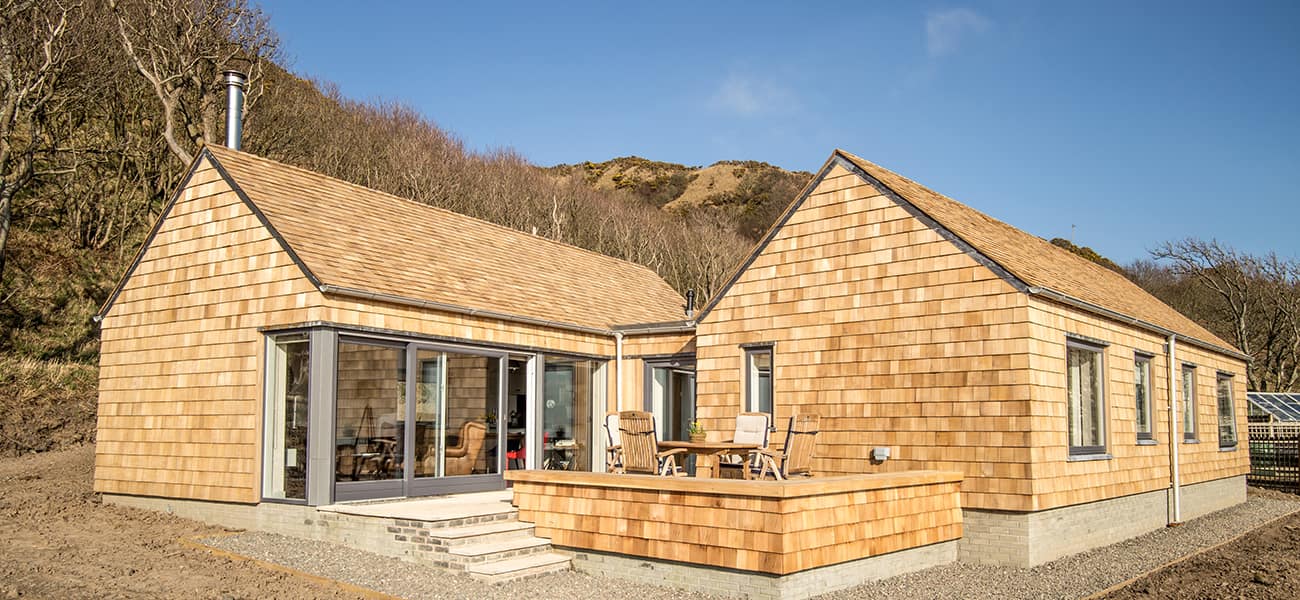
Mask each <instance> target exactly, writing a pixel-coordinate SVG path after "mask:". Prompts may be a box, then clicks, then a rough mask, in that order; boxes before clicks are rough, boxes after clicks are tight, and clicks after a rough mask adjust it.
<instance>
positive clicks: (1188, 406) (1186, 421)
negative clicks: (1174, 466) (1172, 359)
mask: <svg viewBox="0 0 1300 600" xmlns="http://www.w3.org/2000/svg"><path fill="white" fill-rule="evenodd" d="M1182 391H1183V440H1185V441H1188V442H1194V441H1196V367H1195V366H1193V365H1183V381H1182Z"/></svg>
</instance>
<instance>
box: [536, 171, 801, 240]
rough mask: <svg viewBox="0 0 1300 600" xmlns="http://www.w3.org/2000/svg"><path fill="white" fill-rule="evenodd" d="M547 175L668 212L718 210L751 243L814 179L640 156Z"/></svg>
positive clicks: (781, 172) (682, 212)
mask: <svg viewBox="0 0 1300 600" xmlns="http://www.w3.org/2000/svg"><path fill="white" fill-rule="evenodd" d="M547 172H548V173H550V174H552V175H553V176H556V177H572V176H579V177H581V178H582V181H584V182H586V183H587V184H588V185H590V186H591V187H592V188H594V189H597V190H608V191H625V192H627V193H630V194H631V195H633V196H634V197H636V198H638V199H640V200H641V201H642V202H644V203H646V204H647V205H650V206H653V207H656V208H660V209H662V210H664V211H666V212H670V213H675V214H679V215H686V214H691V213H693V212H698V211H702V210H718V211H721V212H722V213H724V214H725V215H726V217H727V219H728V220H729V221H731V222H732V223H733V224H734V226H735V228H736V231H737V232H738V233H740V234H741V235H744V236H746V237H748V238H750V239H757V238H758V236H760V235H761V234H762V233H763V231H765V230H766V229H767V227H768V226H769V225H771V223H772V221H773V220H774V219H775V218H776V215H777V214H778V213H779V212H780V211H781V209H783V208H785V207H786V205H788V204H789V203H790V201H792V200H793V199H794V197H795V195H796V194H798V192H799V190H800V189H802V188H803V186H804V185H805V184H807V183H808V181H809V180H810V179H812V173H808V172H806V171H787V170H785V169H782V168H781V167H777V166H775V165H770V164H768V163H765V162H758V161H753V160H747V161H738V160H726V161H720V162H716V163H713V164H712V165H709V166H707V167H700V166H687V165H680V164H676V163H667V162H659V161H653V160H648V159H645V158H641V157H639V156H625V157H621V158H615V159H612V160H607V161H604V162H598V163H597V162H584V163H579V164H574V165H557V166H554V167H550V168H549V169H547Z"/></svg>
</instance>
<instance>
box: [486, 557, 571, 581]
mask: <svg viewBox="0 0 1300 600" xmlns="http://www.w3.org/2000/svg"><path fill="white" fill-rule="evenodd" d="M570 566H571V563H570V560H569V557H568V556H565V555H563V554H560V553H558V552H542V553H538V554H530V555H528V556H523V557H520V558H512V559H509V560H501V561H495V562H490V563H479V564H474V565H469V566H468V567H467V568H466V569H465V571H466V572H467V573H469V576H470V577H473V578H474V579H477V580H479V581H486V582H489V583H504V582H507V581H515V580H519V579H524V578H526V577H535V576H537V575H545V574H547V573H555V572H558V571H567V570H568V569H569V567H570Z"/></svg>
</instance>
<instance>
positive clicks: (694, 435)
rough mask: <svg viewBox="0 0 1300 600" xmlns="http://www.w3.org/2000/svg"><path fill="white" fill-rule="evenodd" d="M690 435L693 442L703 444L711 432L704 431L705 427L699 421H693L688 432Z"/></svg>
mask: <svg viewBox="0 0 1300 600" xmlns="http://www.w3.org/2000/svg"><path fill="white" fill-rule="evenodd" d="M686 433H688V434H690V436H691V441H692V442H703V441H704V438H705V437H707V436H708V434H709V432H708V431H705V430H704V426H703V425H700V422H699V421H691V425H690V428H689V429H687V430H686Z"/></svg>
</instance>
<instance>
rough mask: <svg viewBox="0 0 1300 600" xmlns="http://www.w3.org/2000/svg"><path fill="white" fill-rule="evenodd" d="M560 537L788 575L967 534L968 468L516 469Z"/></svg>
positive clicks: (535, 516)
mask: <svg viewBox="0 0 1300 600" xmlns="http://www.w3.org/2000/svg"><path fill="white" fill-rule="evenodd" d="M506 478H507V479H509V480H510V481H513V482H514V494H515V496H514V499H515V504H516V505H517V506H518V507H519V518H520V520H523V521H528V522H531V523H534V524H536V527H537V533H538V535H540V536H543V537H548V538H550V539H551V540H552V542H553V543H554V544H555V545H556V546H560V547H567V548H571V549H586V550H596V551H602V552H614V553H618V554H624V555H630V556H641V557H647V558H656V559H663V560H672V561H680V562H687V563H693V564H697V565H708V566H713V567H723V568H728V569H739V570H744V571H755V572H762V573H770V574H775V575H786V574H790V573H795V572H798V571H803V570H806V569H812V568H816V567H821V566H826V565H832V564H837V563H842V562H848V561H851V560H857V559H860V558H866V557H870V556H879V555H882V554H887V553H890V552H895V551H898V550H905V549H908V548H916V547H919V546H926V545H929V544H934V543H938V542H945V541H949V540H955V539H957V538H960V537H961V532H962V530H961V505H960V493H959V489H960V486H961V480H962V478H961V474H960V473H954V472H945V471H909V472H900V473H881V474H873V475H846V476H839V477H824V478H813V479H805V480H799V481H785V482H774V481H740V480H717V479H700V480H697V479H690V478H669V477H654V476H648V475H612V474H605V473H572V472H563V471H511V472H509V473H507V474H506Z"/></svg>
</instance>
